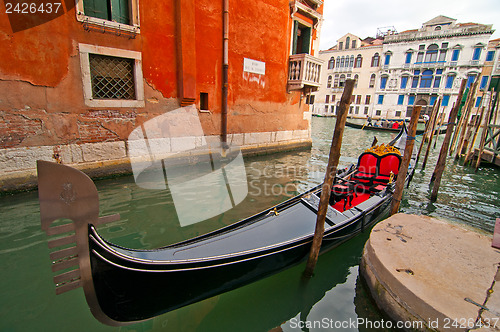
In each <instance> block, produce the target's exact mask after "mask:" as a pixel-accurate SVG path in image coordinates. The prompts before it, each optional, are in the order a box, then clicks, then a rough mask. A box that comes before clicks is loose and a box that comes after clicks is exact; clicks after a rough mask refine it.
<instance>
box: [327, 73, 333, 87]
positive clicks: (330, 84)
mask: <svg viewBox="0 0 500 332" xmlns="http://www.w3.org/2000/svg"><path fill="white" fill-rule="evenodd" d="M326 87H327V88H331V87H332V75H330V76H328V81H327V82H326Z"/></svg>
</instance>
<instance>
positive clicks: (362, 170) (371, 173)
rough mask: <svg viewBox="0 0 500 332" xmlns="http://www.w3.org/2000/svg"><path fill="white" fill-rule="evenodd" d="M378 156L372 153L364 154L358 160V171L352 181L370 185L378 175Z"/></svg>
mask: <svg viewBox="0 0 500 332" xmlns="http://www.w3.org/2000/svg"><path fill="white" fill-rule="evenodd" d="M377 163H378V156H377V155H376V154H374V153H372V152H364V153H362V154H361V155H360V156H359V158H358V170H357V171H356V173H354V174H353V175H352V177H351V180H353V181H358V182H363V183H365V184H369V182H370V181H372V180H373V178H374V177H375V176H376V175H377Z"/></svg>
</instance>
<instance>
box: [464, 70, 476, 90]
mask: <svg viewBox="0 0 500 332" xmlns="http://www.w3.org/2000/svg"><path fill="white" fill-rule="evenodd" d="M476 77H477V74H476V73H470V74H469V75H467V86H466V87H467V88H470V86H471V85H472V83H474V81H475V80H476Z"/></svg>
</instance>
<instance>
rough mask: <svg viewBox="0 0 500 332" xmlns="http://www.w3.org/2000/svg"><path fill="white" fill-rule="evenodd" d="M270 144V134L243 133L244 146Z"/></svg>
mask: <svg viewBox="0 0 500 332" xmlns="http://www.w3.org/2000/svg"><path fill="white" fill-rule="evenodd" d="M269 142H271V132H269V131H268V132H262V133H245V145H252V144H263V143H269Z"/></svg>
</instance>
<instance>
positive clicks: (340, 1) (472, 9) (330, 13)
mask: <svg viewBox="0 0 500 332" xmlns="http://www.w3.org/2000/svg"><path fill="white" fill-rule="evenodd" d="M439 15H444V16H448V17H451V18H455V19H457V22H458V23H468V22H475V23H481V24H493V29H495V30H496V31H495V33H494V34H493V36H492V38H491V39H497V38H500V0H416V1H415V0H414V1H408V0H324V13H323V19H324V21H323V26H322V28H321V35H320V50H326V49H329V48H330V47H332V46H334V45H335V44H336V40H337V39H339V38H340V37H342V36H343V35H345V34H346V33H348V32H350V33H352V34H354V35H356V36H358V37H360V38H362V39H363V38H366V37H375V35H376V34H377V28H383V27H388V26H394V27H395V28H396V31H398V32H402V31H405V30H410V29H418V28H420V27H422V23H424V22H426V21H429V20H431V19H433V18H434V17H436V16H439Z"/></svg>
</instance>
